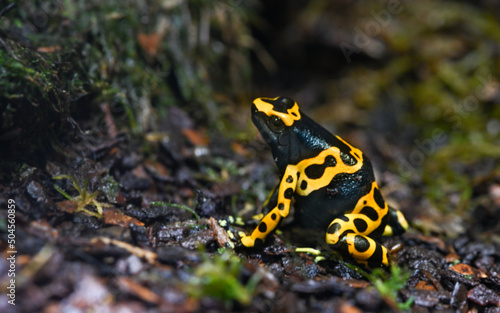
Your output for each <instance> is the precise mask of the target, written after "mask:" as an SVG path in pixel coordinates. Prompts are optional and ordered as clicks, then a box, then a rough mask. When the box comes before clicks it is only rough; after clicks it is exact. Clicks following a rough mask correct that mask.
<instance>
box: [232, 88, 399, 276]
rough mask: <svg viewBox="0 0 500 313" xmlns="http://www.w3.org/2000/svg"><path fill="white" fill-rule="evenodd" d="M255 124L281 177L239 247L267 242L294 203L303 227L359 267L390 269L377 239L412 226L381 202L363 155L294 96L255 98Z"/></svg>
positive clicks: (367, 162) (298, 220)
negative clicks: (320, 235) (322, 237)
mask: <svg viewBox="0 0 500 313" xmlns="http://www.w3.org/2000/svg"><path fill="white" fill-rule="evenodd" d="M252 120H253V122H254V124H255V126H256V127H257V128H258V130H259V131H260V133H261V134H262V137H263V138H264V140H265V141H266V142H267V143H268V145H269V146H270V147H271V151H272V154H273V157H274V160H275V162H276V165H277V166H278V170H279V173H280V175H281V179H280V182H279V184H278V185H277V186H276V188H274V189H273V191H272V192H271V194H270V195H269V198H268V201H267V203H266V204H265V207H264V212H267V214H266V215H265V216H264V217H263V218H262V220H261V221H260V222H259V224H258V226H257V227H256V228H255V230H254V231H253V232H252V233H251V234H250V235H245V236H243V237H242V238H241V242H242V244H243V245H244V246H246V247H253V246H254V245H256V244H257V243H262V242H263V241H264V240H265V238H266V237H267V236H268V235H269V234H270V233H271V232H272V231H274V230H275V229H276V228H277V227H278V225H279V224H280V222H281V221H282V220H283V219H284V218H285V217H287V216H288V214H289V212H290V205H291V202H292V198H294V199H295V204H294V209H295V215H294V217H295V220H296V222H297V223H298V224H299V225H300V227H303V228H306V229H314V230H321V231H322V232H323V233H325V234H326V237H325V240H326V243H327V244H328V245H330V246H331V247H333V248H334V249H336V250H337V251H340V252H341V253H342V254H344V255H350V256H351V257H352V258H353V259H354V260H355V261H357V262H358V263H361V264H364V265H369V266H373V265H377V266H379V265H384V266H388V265H389V256H388V251H387V248H385V247H384V246H382V245H381V244H380V243H379V242H377V239H378V238H380V237H381V236H390V235H397V234H402V233H404V232H405V230H406V229H407V228H408V223H407V222H406V220H405V218H404V216H403V214H402V213H401V212H400V211H398V210H395V209H393V208H390V207H388V205H387V203H386V202H385V201H384V198H383V197H382V194H381V193H380V189H379V187H378V185H377V182H376V181H375V177H374V174H373V169H372V165H371V163H370V161H369V160H368V158H367V157H366V156H365V155H364V154H363V152H362V151H361V150H359V149H358V148H355V147H353V146H352V145H350V144H349V143H347V142H346V141H345V140H343V139H342V138H340V137H339V136H336V135H333V134H331V133H330V132H328V131H327V130H326V129H324V128H323V127H321V126H320V125H319V124H317V123H316V122H314V121H313V120H312V119H311V118H309V117H308V116H307V115H305V114H304V113H302V112H301V111H300V110H299V106H298V105H297V103H296V102H295V101H294V100H292V99H290V98H286V97H277V98H257V99H255V100H254V102H253V105H252Z"/></svg>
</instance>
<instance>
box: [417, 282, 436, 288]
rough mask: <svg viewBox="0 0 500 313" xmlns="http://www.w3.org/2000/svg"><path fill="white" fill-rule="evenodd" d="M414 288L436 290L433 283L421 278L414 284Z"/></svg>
mask: <svg viewBox="0 0 500 313" xmlns="http://www.w3.org/2000/svg"><path fill="white" fill-rule="evenodd" d="M415 289H419V290H437V289H436V287H434V285H433V284H431V283H429V282H428V281H425V280H421V281H419V282H418V283H417V285H415Z"/></svg>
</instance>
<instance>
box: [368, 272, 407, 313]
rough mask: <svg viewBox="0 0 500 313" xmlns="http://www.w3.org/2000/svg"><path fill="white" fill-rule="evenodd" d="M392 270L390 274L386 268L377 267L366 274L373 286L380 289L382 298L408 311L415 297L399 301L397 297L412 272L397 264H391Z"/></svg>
mask: <svg viewBox="0 0 500 313" xmlns="http://www.w3.org/2000/svg"><path fill="white" fill-rule="evenodd" d="M390 271H391V273H390V274H388V273H387V272H386V271H385V270H383V269H381V268H376V269H374V270H373V271H372V272H371V273H370V274H366V273H365V274H366V275H367V276H366V277H367V278H368V280H370V281H371V282H372V284H373V286H375V288H376V289H377V290H378V292H379V293H380V295H381V296H382V298H384V299H385V300H386V301H388V302H389V303H392V304H395V305H396V306H397V307H398V309H400V310H402V311H407V310H409V309H410V308H411V305H412V304H413V297H411V298H410V299H408V300H407V301H405V302H398V300H397V298H398V291H399V290H401V289H402V288H403V287H404V286H405V284H406V281H407V280H408V278H409V277H410V273H409V272H408V271H405V270H403V269H401V268H400V267H399V266H397V265H391V267H390Z"/></svg>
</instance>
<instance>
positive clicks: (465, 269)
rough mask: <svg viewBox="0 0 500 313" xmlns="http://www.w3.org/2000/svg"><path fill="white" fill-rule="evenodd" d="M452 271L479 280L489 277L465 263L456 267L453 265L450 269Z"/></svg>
mask: <svg viewBox="0 0 500 313" xmlns="http://www.w3.org/2000/svg"><path fill="white" fill-rule="evenodd" d="M450 270H452V271H454V272H457V273H459V274H462V275H464V276H474V277H477V278H486V277H488V275H486V274H485V273H483V272H482V271H481V270H478V269H476V268H473V267H472V266H470V265H467V264H463V263H458V264H456V265H453V266H452V267H450Z"/></svg>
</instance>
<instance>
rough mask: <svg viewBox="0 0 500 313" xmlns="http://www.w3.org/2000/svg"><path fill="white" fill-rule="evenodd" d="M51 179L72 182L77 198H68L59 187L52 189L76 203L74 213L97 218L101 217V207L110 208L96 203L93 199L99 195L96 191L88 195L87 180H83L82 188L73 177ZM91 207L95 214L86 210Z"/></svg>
mask: <svg viewBox="0 0 500 313" xmlns="http://www.w3.org/2000/svg"><path fill="white" fill-rule="evenodd" d="M52 179H69V180H71V181H72V182H73V187H74V188H75V189H76V191H78V196H76V197H72V196H70V195H69V194H68V193H67V192H66V191H64V190H62V189H61V188H60V187H59V186H57V185H55V184H54V188H55V189H56V190H57V191H58V192H59V193H60V194H62V195H63V196H64V197H65V198H66V199H68V200H70V201H73V202H75V203H76V210H75V212H84V213H86V214H88V215H92V216H95V217H97V218H101V217H102V208H103V207H110V206H111V205H110V204H107V203H101V202H99V201H97V200H96V199H95V198H96V197H97V195H98V194H99V192H98V191H96V192H93V193H89V192H87V184H88V180H87V179H86V178H85V179H84V180H83V186H80V184H79V183H78V181H77V180H76V178H75V177H74V176H71V175H58V176H54V177H52ZM89 205H93V206H95V207H96V210H97V212H93V211H91V210H88V209H86V207H87V206H89Z"/></svg>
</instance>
